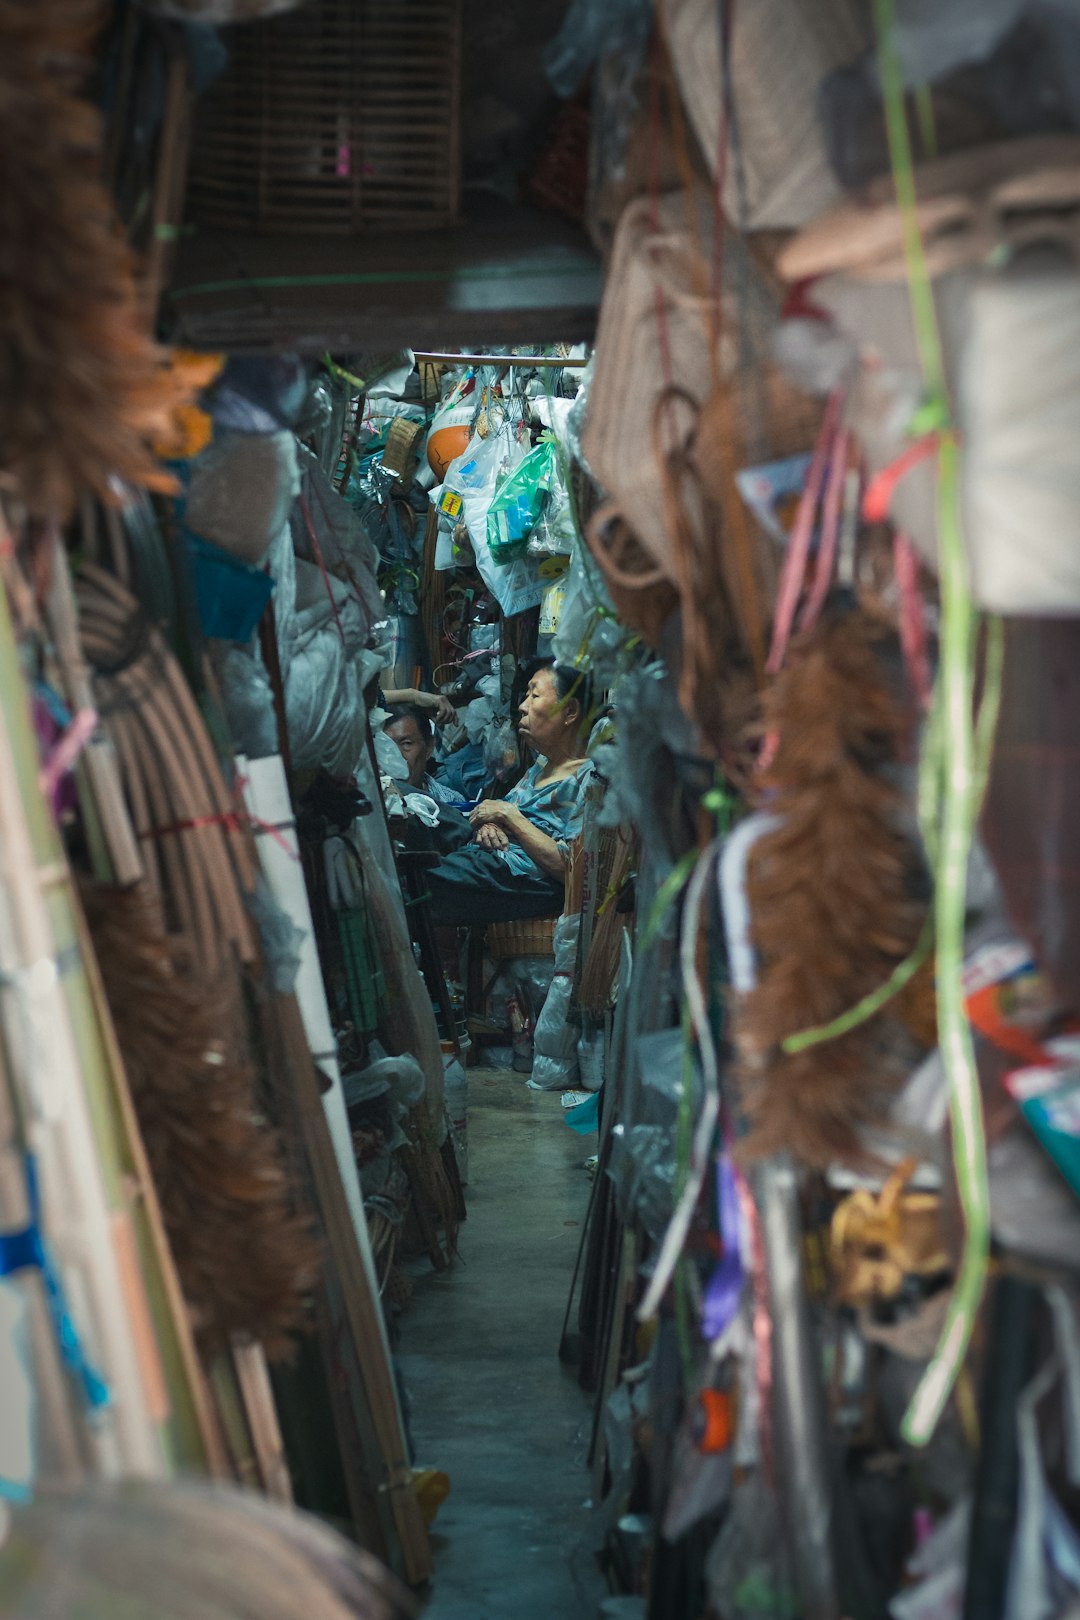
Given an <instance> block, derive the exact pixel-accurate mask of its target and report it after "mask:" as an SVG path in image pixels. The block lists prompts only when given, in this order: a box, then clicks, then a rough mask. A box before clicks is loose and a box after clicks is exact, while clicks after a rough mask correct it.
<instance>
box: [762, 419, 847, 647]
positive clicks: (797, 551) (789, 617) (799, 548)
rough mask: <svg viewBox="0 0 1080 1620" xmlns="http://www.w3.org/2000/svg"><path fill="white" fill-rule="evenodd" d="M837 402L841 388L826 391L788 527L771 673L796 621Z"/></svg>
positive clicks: (832, 435) (836, 422)
mask: <svg viewBox="0 0 1080 1620" xmlns="http://www.w3.org/2000/svg"><path fill="white" fill-rule="evenodd" d="M840 402H841V393H840V390H839V389H834V391H833V392H832V393H831V394H830V395H829V402H828V404H827V405H826V407H825V415H824V417H823V418H822V422H821V429H820V432H819V433H818V438H817V444H816V445H815V446H814V455H813V460H812V461H811V463H810V471H809V472H808V473H807V475H806V483H805V484H804V486H803V492H802V498H801V500H800V501H799V510H798V514H797V516H796V518H795V526H794V528H793V529H792V531H791V539H790V541H789V542H788V551H787V557H786V559H785V561H784V571H783V573H782V575H781V576H780V590H779V592H778V595H777V603H776V617H775V619H774V620H773V633H772V645H771V646H770V648H769V658H768V662H767V663H766V665H765V669H766V671H767V672H768V674H770V675H775V674H776V673H777V671H778V670H779V668H780V666H781V664H782V663H783V662H784V654H785V652H786V651H787V644H788V641H789V640H790V639H791V630H792V625H793V624H794V622H795V609H796V607H797V606H798V602H799V595H800V593H801V591H802V586H803V580H804V579H805V577H806V564H807V561H808V559H809V556H810V542H811V540H812V538H813V534H814V518H815V516H816V514H817V508H818V502H819V500H820V499H821V487H822V484H823V483H824V480H825V470H826V468H827V466H828V465H829V452H830V450H831V448H832V446H833V441H834V438H835V436H836V433H837V430H838V426H839V421H840Z"/></svg>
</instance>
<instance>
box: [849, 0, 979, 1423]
mask: <svg viewBox="0 0 1080 1620" xmlns="http://www.w3.org/2000/svg"><path fill="white" fill-rule="evenodd" d="M874 21H875V27H876V31H877V37H878V59H879V65H880V72H881V84H882V91H883V95H884V101H885V123H886V130H887V134H888V141H889V155H890V158H891V161H892V170H893V180H894V183H895V186H896V199H897V203H898V205H899V208H900V213H901V220H902V225H903V238H904V254H905V259H906V262H907V272H908V290H909V296H910V299H911V313H912V319H913V322H914V326H915V336H916V341H917V344H918V350H919V358H920V362H921V366H922V373H923V381H924V384H925V387H926V393H927V400H928V403H929V406H930V412H931V414H932V415H933V417H934V418H935V420H936V421H938V422H940V423H941V425H942V429H943V431H942V433H941V438H940V443H939V446H938V493H937V518H938V548H939V574H940V586H941V634H940V666H939V673H938V690H937V693H936V694H935V716H934V718H933V719H932V720H931V724H930V726H929V727H928V743H929V745H930V748H931V750H932V752H931V754H930V756H929V758H928V759H927V760H925V761H924V769H923V771H922V773H921V777H920V810H921V811H922V813H923V814H924V816H925V817H926V818H927V825H928V828H931V831H932V845H931V853H932V858H933V860H934V865H935V877H936V891H935V904H934V923H935V928H936V933H937V955H936V967H937V996H938V1033H939V1040H940V1043H941V1054H942V1060H943V1063H944V1068H945V1075H946V1079H947V1082H948V1087H949V1111H950V1116H951V1120H952V1133H953V1157H954V1162H955V1168H956V1177H957V1184H958V1187H959V1192H960V1202H961V1207H962V1209H963V1212H964V1224H965V1239H964V1252H963V1256H962V1258H961V1263H960V1271H959V1274H958V1276H957V1279H956V1284H955V1287H954V1289H953V1294H952V1299H951V1301H950V1304H949V1310H948V1315H947V1317H946V1320H945V1325H944V1328H943V1330H942V1334H941V1338H940V1340H939V1342H938V1345H937V1348H936V1350H935V1352H934V1355H933V1357H932V1359H931V1361H930V1364H929V1366H928V1367H927V1369H926V1371H925V1373H924V1374H923V1377H922V1379H921V1380H920V1382H919V1386H918V1388H917V1389H916V1391H915V1394H914V1396H913V1398H912V1401H911V1404H910V1406H909V1407H908V1410H907V1412H906V1413H905V1416H904V1420H903V1423H902V1425H901V1432H902V1434H903V1436H904V1439H905V1440H907V1441H908V1442H909V1444H911V1445H915V1446H922V1445H925V1444H926V1443H927V1441H928V1440H929V1439H930V1437H931V1435H932V1434H933V1432H934V1430H935V1428H936V1427H937V1423H938V1420H939V1418H940V1417H941V1414H942V1412H943V1410H944V1408H945V1405H946V1402H947V1401H948V1399H949V1395H950V1393H951V1391H952V1389H953V1386H954V1384H955V1382H956V1379H957V1377H958V1376H959V1374H960V1371H961V1369H962V1367H963V1365H964V1360H965V1357H966V1355H967V1350H968V1346H969V1344H970V1342H971V1335H972V1331H973V1329H974V1326H975V1319H976V1315H977V1313H978V1309H979V1305H980V1302H981V1300H982V1295H983V1289H984V1286H985V1282H986V1268H987V1260H988V1258H989V1252H990V1191H989V1181H988V1177H987V1170H986V1136H985V1130H984V1124H983V1114H982V1098H981V1095H980V1092H979V1079H978V1072H977V1069H976V1065H975V1050H974V1045H973V1042H972V1038H971V1028H970V1025H969V1024H968V1019H967V1014H966V1011H965V1007H964V990H963V965H964V922H965V911H966V900H967V865H968V858H969V854H970V850H971V842H972V837H973V834H974V828H975V820H976V817H977V815H978V807H979V799H980V795H981V789H982V782H981V781H980V772H979V769H978V768H977V758H976V755H977V742H976V735H975V728H974V726H973V723H972V705H973V698H974V648H975V632H976V626H977V620H976V614H975V610H974V608H973V606H972V602H971V596H970V594H969V591H968V578H967V561H966V558H965V555H964V546H963V539H962V536H961V532H960V517H959V447H958V445H957V441H956V436H955V433H954V432H953V431H952V417H951V412H950V410H949V404H948V394H947V391H946V386H945V367H944V362H943V358H942V349H941V338H940V334H939V332H938V325H937V314H936V310H935V307H934V293H933V287H932V285H931V281H930V276H929V274H928V272H927V268H926V259H925V255H924V253H923V244H922V235H921V232H920V229H919V222H918V216H917V212H916V202H917V199H916V191H915V171H914V166H913V163H912V157H911V143H910V139H909V136H908V127H907V120H906V114H905V106H904V86H903V79H902V74H901V69H900V62H899V59H898V57H897V53H896V48H895V42H894V14H893V0H874ZM993 718H994V717H993V716H992V715H989V716H988V717H987V720H986V727H985V728H986V729H987V730H989V728H990V725H991V721H992V719H993ZM979 742H980V743H981V744H982V745H983V746H984V747H986V739H985V737H981V738H980V739H979ZM980 751H981V750H980ZM988 759H989V748H988V747H986V752H985V754H984V756H983V760H982V763H983V765H984V767H985V766H988ZM936 809H939V811H940V815H938V814H935V813H934V811H935V810H936Z"/></svg>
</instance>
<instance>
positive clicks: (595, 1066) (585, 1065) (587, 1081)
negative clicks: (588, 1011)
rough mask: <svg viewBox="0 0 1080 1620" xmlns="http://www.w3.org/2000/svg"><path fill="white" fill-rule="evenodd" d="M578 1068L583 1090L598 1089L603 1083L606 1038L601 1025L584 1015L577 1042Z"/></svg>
mask: <svg viewBox="0 0 1080 1620" xmlns="http://www.w3.org/2000/svg"><path fill="white" fill-rule="evenodd" d="M577 1057H578V1070H579V1073H580V1079H581V1089H582V1090H583V1091H599V1090H601V1088H602V1087H603V1084H604V1064H605V1062H606V1061H607V1040H606V1038H605V1035H604V1029H603V1025H602V1024H599V1023H597V1022H596V1021H595V1020H593V1019H591V1018H589V1017H586V1018H585V1020H584V1026H583V1028H582V1031H581V1036H580V1038H579V1040H578V1043H577Z"/></svg>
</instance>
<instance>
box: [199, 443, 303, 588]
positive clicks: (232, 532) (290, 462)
mask: <svg viewBox="0 0 1080 1620" xmlns="http://www.w3.org/2000/svg"><path fill="white" fill-rule="evenodd" d="M299 492H300V469H299V465H298V462H297V451H296V440H295V438H294V437H293V435H292V434H291V433H289V432H285V431H282V432H279V433H239V432H234V431H231V430H229V429H219V430H218V432H217V433H215V435H214V438H213V441H212V442H211V443H210V444H209V445H207V447H206V449H205V450H204V451H202V453H201V454H200V455H198V456H196V457H195V459H194V460H193V461H192V462H191V467H190V477H189V483H188V490H187V496H186V500H185V504H184V522H185V524H186V525H187V527H188V528H189V529H190V530H191V531H192V533H193V534H197V535H199V536H200V538H202V539H204V540H211V541H213V543H214V545H216V546H220V547H221V548H222V550H223V551H227V552H229V553H230V555H232V556H233V557H238V558H239V559H240V560H241V561H242V562H246V563H250V564H252V565H257V564H259V563H261V562H262V561H263V559H264V557H265V556H266V553H267V551H268V550H269V548H270V545H271V543H272V542H273V540H274V537H275V536H276V535H277V534H279V533H280V532H281V530H282V528H283V527H284V526H285V525H286V524H287V522H288V519H289V511H290V509H291V507H292V504H293V502H294V501H295V499H296V497H297V495H298V494H299Z"/></svg>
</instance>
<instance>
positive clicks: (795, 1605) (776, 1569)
mask: <svg viewBox="0 0 1080 1620" xmlns="http://www.w3.org/2000/svg"><path fill="white" fill-rule="evenodd" d="M705 1577H706V1582H707V1585H708V1591H709V1600H710V1611H711V1612H712V1613H714V1614H715V1615H716V1616H717V1620H762V1617H763V1616H766V1615H768V1616H779V1615H787V1616H790V1615H796V1614H801V1613H802V1612H803V1610H802V1607H801V1605H800V1603H799V1600H798V1595H797V1592H796V1588H795V1582H794V1578H793V1575H792V1570H791V1566H790V1562H789V1559H788V1556H787V1537H786V1536H785V1534H784V1524H783V1520H782V1518H781V1514H780V1504H779V1502H778V1500H777V1497H776V1494H775V1492H774V1491H773V1490H772V1489H771V1488H770V1486H769V1485H768V1483H767V1481H766V1480H765V1478H764V1477H763V1475H762V1473H761V1471H760V1470H758V1469H755V1470H753V1471H752V1472H750V1473H748V1474H746V1475H745V1476H743V1477H742V1478H741V1479H739V1480H737V1482H736V1484H735V1488H734V1491H733V1493H732V1499H731V1507H730V1509H729V1510H728V1514H727V1517H726V1518H725V1520H724V1524H723V1528H722V1529H721V1531H720V1534H719V1535H718V1536H717V1538H716V1541H715V1542H714V1543H713V1548H712V1551H711V1552H710V1554H709V1557H708V1562H707V1564H706V1571H705Z"/></svg>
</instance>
